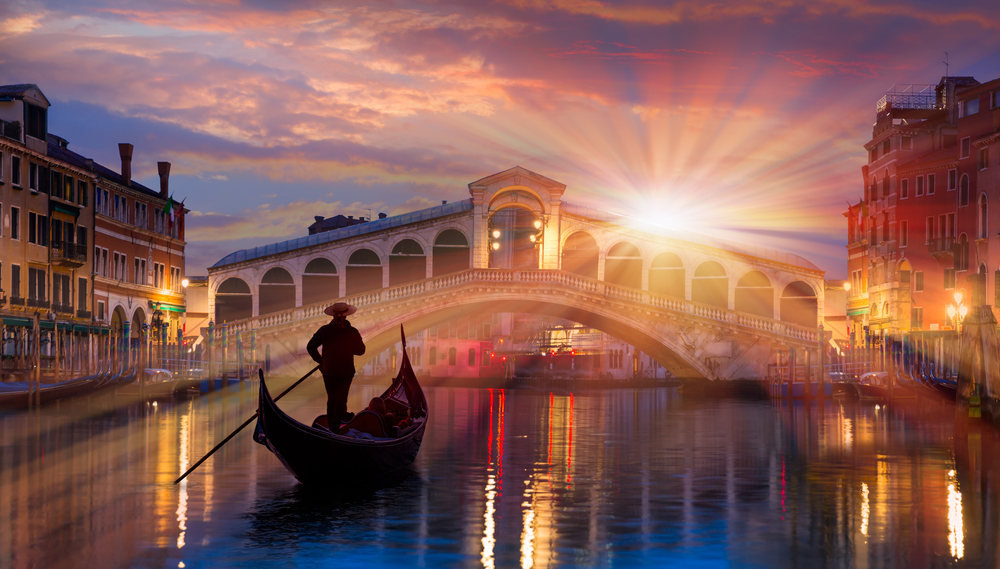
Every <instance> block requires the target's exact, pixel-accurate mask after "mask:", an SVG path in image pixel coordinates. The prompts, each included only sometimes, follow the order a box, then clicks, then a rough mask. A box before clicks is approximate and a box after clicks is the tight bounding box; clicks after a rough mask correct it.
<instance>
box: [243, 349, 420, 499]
mask: <svg viewBox="0 0 1000 569" xmlns="http://www.w3.org/2000/svg"><path fill="white" fill-rule="evenodd" d="M405 348H406V338H405V337H404V338H403V350H402V354H403V357H402V363H401V365H400V369H399V373H398V374H397V375H396V377H395V379H393V382H392V385H390V386H389V388H388V389H386V390H385V392H384V393H383V394H382V395H381V396H380V398H381V399H382V401H383V402H384V404H385V408H386V411H387V414H390V415H391V416H392V417H394V418H401V420H400V422H399V423H397V424H395V425H388V424H386V422H385V420H384V417H382V416H381V415H380V414H378V413H375V412H374V411H367V410H366V411H361V412H360V413H358V414H357V415H356V416H355V417H353V419H352V420H351V421H349V422H347V423H344V424H343V428H342V429H338V431H341V432H345V433H350V434H339V433H334V432H331V431H330V430H329V429H327V428H324V427H323V426H322V425H323V424H324V421H325V418H326V416H325V415H320V416H319V417H317V419H316V421H315V422H314V423H313V425H312V426H309V425H305V424H303V423H300V422H298V421H296V420H295V419H293V418H292V417H290V416H288V415H287V414H286V413H285V412H284V411H282V410H281V409H280V408H278V406H277V405H276V404H275V402H274V400H273V399H272V398H271V394H270V392H269V391H268V389H267V385H266V382H265V381H264V379H263V375H262V376H261V382H260V408H259V409H258V413H257V427H256V429H255V431H254V440H255V441H257V442H258V443H260V444H262V445H265V446H266V447H267V448H268V449H270V450H271V452H273V453H274V455H275V456H276V457H278V460H280V461H281V463H282V464H284V465H285V468H287V469H288V471H289V472H290V473H292V475H294V476H295V478H297V479H298V480H299V482H302V483H303V484H317V483H325V482H331V481H337V480H354V481H364V480H373V479H377V478H379V477H381V476H384V475H386V474H389V473H391V472H393V471H396V470H399V469H401V468H404V467H406V466H408V465H410V464H411V463H413V461H414V459H416V456H417V452H418V451H419V450H420V443H421V441H422V440H423V436H424V429H425V427H426V425H427V400H426V399H425V398H424V393H423V390H422V389H421V388H420V384H419V383H418V382H417V377H416V375H415V374H414V373H413V368H412V367H411V365H410V360H409V357H408V356H407V354H406V349H405Z"/></svg>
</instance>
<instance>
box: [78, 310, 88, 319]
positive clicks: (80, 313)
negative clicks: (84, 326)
mask: <svg viewBox="0 0 1000 569" xmlns="http://www.w3.org/2000/svg"><path fill="white" fill-rule="evenodd" d="M76 317H77V318H83V319H85V320H90V317H91V314H90V311H89V310H77V311H76Z"/></svg>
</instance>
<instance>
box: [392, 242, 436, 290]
mask: <svg viewBox="0 0 1000 569" xmlns="http://www.w3.org/2000/svg"><path fill="white" fill-rule="evenodd" d="M425 278H427V256H426V255H424V248H423V247H421V246H420V244H419V243H417V242H416V241H414V240H413V239H409V238H407V239H402V240H400V241H399V242H398V243H396V245H395V246H393V248H392V253H390V254H389V286H396V285H401V284H406V283H409V282H413V281H422V280H424V279H425Z"/></svg>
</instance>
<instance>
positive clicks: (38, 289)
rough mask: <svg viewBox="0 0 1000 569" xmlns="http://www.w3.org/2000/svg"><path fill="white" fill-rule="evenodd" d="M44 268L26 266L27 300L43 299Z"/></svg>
mask: <svg viewBox="0 0 1000 569" xmlns="http://www.w3.org/2000/svg"><path fill="white" fill-rule="evenodd" d="M45 278H46V273H45V269H35V268H32V267H28V300H37V301H44V300H45V298H46V297H45Z"/></svg>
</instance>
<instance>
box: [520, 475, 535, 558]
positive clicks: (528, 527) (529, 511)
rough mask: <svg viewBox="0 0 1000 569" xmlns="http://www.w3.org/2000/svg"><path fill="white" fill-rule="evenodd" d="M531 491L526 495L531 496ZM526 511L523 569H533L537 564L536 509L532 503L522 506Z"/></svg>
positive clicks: (523, 530)
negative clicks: (535, 554)
mask: <svg viewBox="0 0 1000 569" xmlns="http://www.w3.org/2000/svg"><path fill="white" fill-rule="evenodd" d="M530 493H531V490H530V489H527V491H526V492H525V494H526V495H530ZM521 507H523V508H525V510H524V529H522V530H521V569H531V567H532V565H534V564H535V558H534V553H535V525H534V523H535V509H534V508H533V507H532V506H531V502H524V503H522V504H521Z"/></svg>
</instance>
